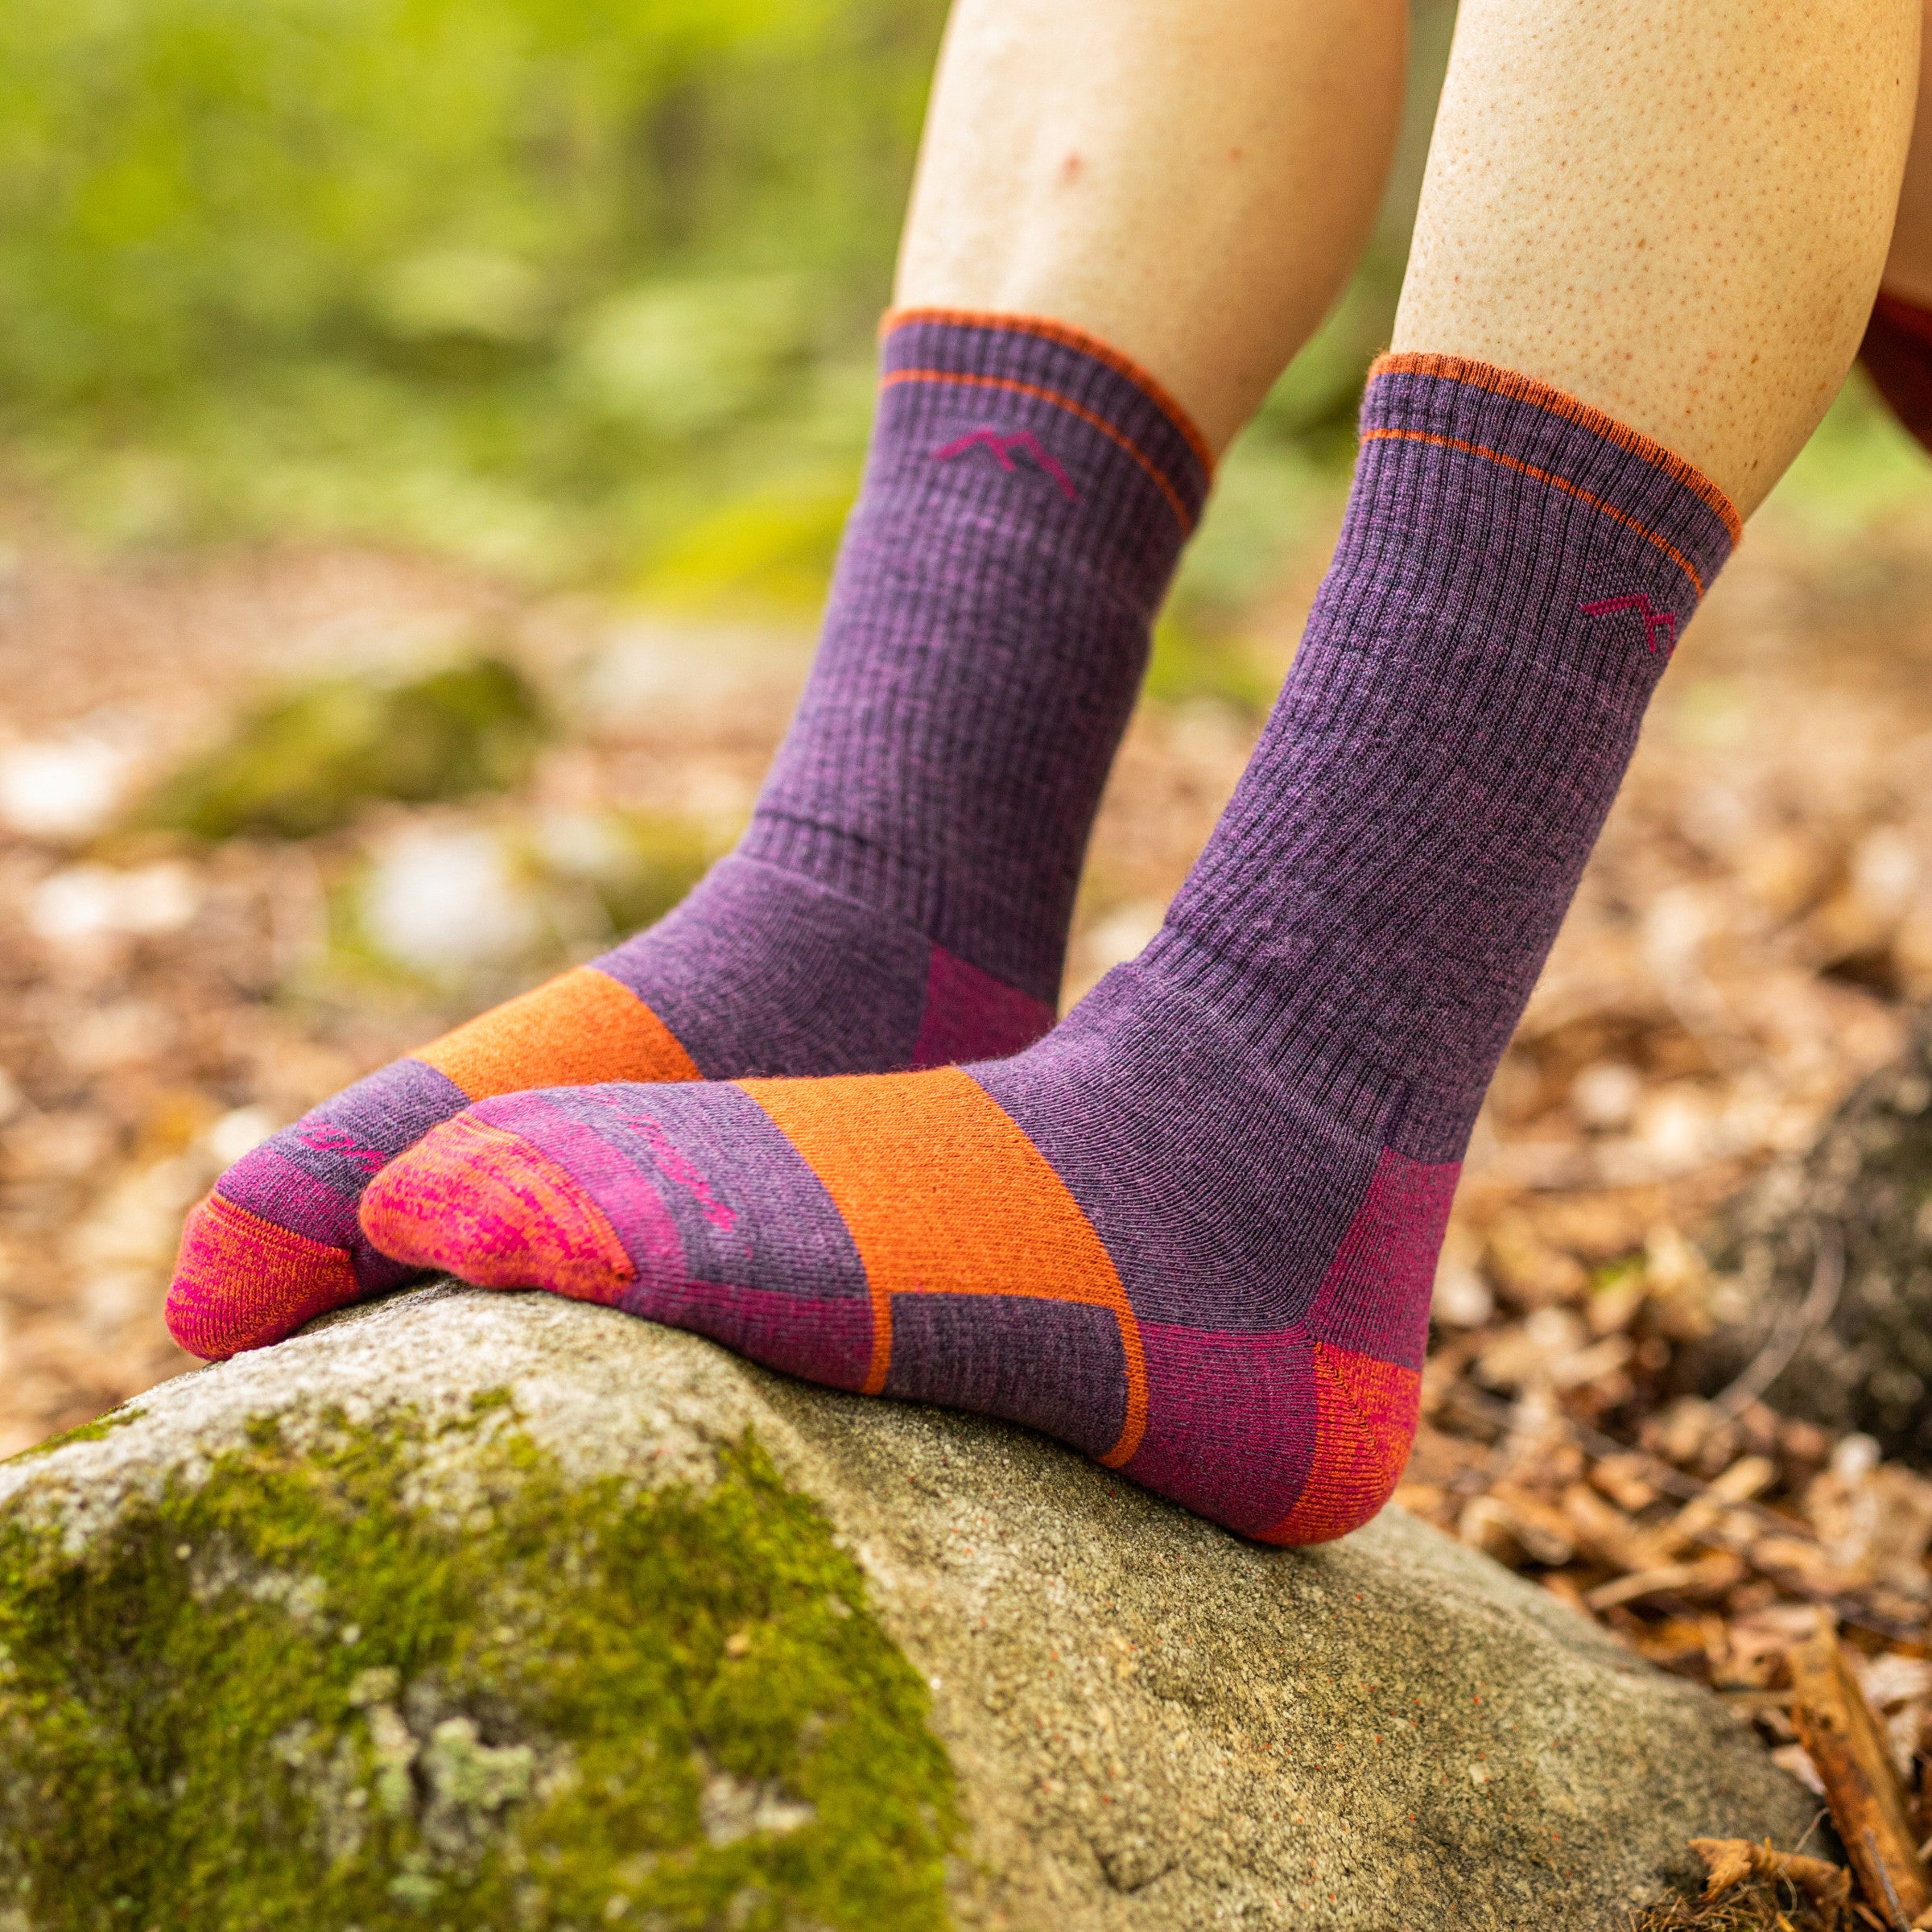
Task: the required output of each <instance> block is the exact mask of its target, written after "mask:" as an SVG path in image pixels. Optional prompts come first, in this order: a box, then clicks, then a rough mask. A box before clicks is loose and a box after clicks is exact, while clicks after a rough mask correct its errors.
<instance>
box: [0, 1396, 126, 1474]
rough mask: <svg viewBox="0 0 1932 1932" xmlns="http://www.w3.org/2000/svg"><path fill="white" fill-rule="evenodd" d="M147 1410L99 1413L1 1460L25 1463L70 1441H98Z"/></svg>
mask: <svg viewBox="0 0 1932 1932" xmlns="http://www.w3.org/2000/svg"><path fill="white" fill-rule="evenodd" d="M144 1413H145V1411H143V1410H139V1409H112V1410H109V1411H108V1413H107V1414H105V1415H97V1416H96V1417H95V1418H94V1419H93V1421H92V1422H83V1423H82V1424H81V1426H80V1427H79V1428H78V1429H68V1430H63V1431H62V1433H61V1434H60V1435H50V1436H49V1437H48V1438H47V1440H46V1441H45V1442H43V1443H35V1444H34V1446H33V1447H32V1448H31V1449H22V1450H19V1451H16V1452H15V1453H14V1455H9V1456H5V1457H0V1461H4V1462H9V1463H23V1462H25V1461H26V1460H27V1458H28V1457H29V1456H35V1455H52V1454H53V1452H54V1451H56V1449H64V1448H65V1447H67V1446H68V1443H97V1442H99V1441H100V1440H101V1438H102V1437H103V1436H109V1435H113V1434H114V1431H115V1430H117V1429H125V1428H126V1427H127V1426H128V1425H129V1424H130V1422H139V1421H140V1419H141V1418H142V1414H144Z"/></svg>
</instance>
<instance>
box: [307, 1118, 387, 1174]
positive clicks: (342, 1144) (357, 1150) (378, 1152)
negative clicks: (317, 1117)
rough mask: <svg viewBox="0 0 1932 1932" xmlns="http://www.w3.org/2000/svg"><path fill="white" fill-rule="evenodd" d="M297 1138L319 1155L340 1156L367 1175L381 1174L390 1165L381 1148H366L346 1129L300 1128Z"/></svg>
mask: <svg viewBox="0 0 1932 1932" xmlns="http://www.w3.org/2000/svg"><path fill="white" fill-rule="evenodd" d="M295 1136H296V1138H297V1139H299V1141H301V1142H302V1144H303V1146H306V1147H312V1148H314V1149H315V1150H316V1153H318V1154H336V1155H338V1156H339V1157H340V1158H342V1159H343V1160H345V1161H347V1162H349V1165H350V1166H352V1167H360V1168H361V1170H362V1171H363V1172H364V1173H365V1174H379V1173H381V1171H382V1170H383V1169H384V1168H385V1167H386V1166H388V1165H389V1156H388V1155H387V1154H385V1153H383V1151H382V1149H381V1148H379V1147H365V1146H363V1145H362V1143H361V1141H358V1140H357V1138H356V1137H355V1136H354V1135H353V1133H349V1130H348V1129H346V1128H342V1127H328V1126H318V1127H298V1128H297V1129H295Z"/></svg>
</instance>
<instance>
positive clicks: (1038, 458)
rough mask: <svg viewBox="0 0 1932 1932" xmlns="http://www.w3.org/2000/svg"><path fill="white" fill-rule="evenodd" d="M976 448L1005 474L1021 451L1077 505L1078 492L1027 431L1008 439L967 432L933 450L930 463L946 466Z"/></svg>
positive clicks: (992, 433) (1014, 467)
mask: <svg viewBox="0 0 1932 1932" xmlns="http://www.w3.org/2000/svg"><path fill="white" fill-rule="evenodd" d="M977 448H985V449H989V450H990V451H992V452H993V461H994V462H996V463H997V464H999V466H1000V468H1001V469H1003V470H1005V471H1006V472H1007V473H1009V475H1010V474H1011V473H1013V471H1015V470H1017V469H1018V468H1019V464H1017V463H1016V462H1014V461H1013V452H1014V451H1015V450H1018V451H1021V452H1023V453H1024V454H1026V455H1027V456H1030V457H1032V459H1033V464H1034V469H1038V471H1040V472H1041V473H1042V475H1045V476H1048V477H1052V479H1053V481H1055V484H1056V485H1059V492H1060V494H1061V495H1062V496H1063V497H1065V498H1066V499H1067V502H1069V503H1077V502H1080V492H1079V491H1078V490H1077V489H1075V488H1074V486H1073V483H1072V480H1071V478H1070V477H1068V476H1067V473H1066V471H1065V470H1063V469H1061V468H1060V466H1059V464H1058V463H1057V462H1055V460H1054V459H1053V457H1052V456H1051V455H1050V454H1049V453H1048V452H1047V449H1046V448H1045V446H1044V445H1043V444H1042V443H1041V441H1040V440H1039V438H1038V436H1035V435H1034V433H1033V431H1031V430H1030V429H1023V430H1022V431H1020V432H1019V434H1018V435H1017V436H1003V435H1002V434H1001V432H1000V431H998V430H997V429H993V428H992V427H987V428H985V429H975V430H969V431H968V432H967V433H966V434H965V435H964V436H961V437H960V439H959V440H958V441H957V442H955V443H948V444H947V445H946V447H945V448H943V449H935V451H934V452H932V460H933V461H934V462H935V463H950V462H951V461H952V460H953V458H954V457H956V456H964V455H965V454H966V453H967V452H968V450H972V449H977Z"/></svg>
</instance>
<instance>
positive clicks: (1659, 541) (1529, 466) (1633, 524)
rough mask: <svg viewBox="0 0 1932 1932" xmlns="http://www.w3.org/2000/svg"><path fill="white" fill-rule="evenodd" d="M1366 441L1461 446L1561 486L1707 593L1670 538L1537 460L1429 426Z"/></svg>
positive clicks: (1378, 432) (1372, 435) (1366, 434)
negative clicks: (1441, 433)
mask: <svg viewBox="0 0 1932 1932" xmlns="http://www.w3.org/2000/svg"><path fill="white" fill-rule="evenodd" d="M1362 440H1363V441H1364V443H1427V444H1432V445H1433V446H1434V447H1435V448H1437V449H1458V450H1460V451H1461V452H1463V455H1464V456H1480V457H1481V458H1482V459H1483V460H1484V461H1485V462H1488V463H1498V464H1501V465H1502V467H1503V468H1504V469H1513V470H1514V471H1515V472H1516V473H1517V475H1518V476H1523V477H1530V478H1531V479H1532V480H1533V481H1536V482H1538V483H1542V484H1545V485H1547V486H1548V487H1549V488H1550V489H1560V490H1561V491H1562V492H1563V494H1564V495H1565V496H1567V497H1575V499H1576V501H1577V502H1579V503H1583V504H1587V506H1589V507H1590V508H1591V510H1595V511H1596V512H1597V514H1599V515H1600V516H1605V517H1608V518H1609V519H1610V521H1611V522H1612V523H1620V524H1622V525H1623V526H1624V529H1625V530H1629V532H1630V533H1631V534H1632V535H1633V536H1638V537H1641V538H1642V539H1643V540H1644V541H1645V543H1648V544H1649V546H1650V547H1651V548H1652V549H1653V550H1655V551H1658V552H1659V553H1660V554H1661V555H1664V556H1666V557H1668V558H1669V559H1670V561H1671V562H1672V563H1673V564H1675V565H1676V566H1677V568H1678V569H1679V570H1681V571H1682V572H1683V573H1684V576H1686V578H1687V579H1688V580H1689V581H1690V584H1691V588H1692V589H1693V590H1694V591H1695V592H1697V594H1698V595H1699V597H1702V596H1703V594H1704V580H1703V575H1702V573H1701V572H1699V569H1698V568H1697V566H1696V565H1695V564H1693V563H1692V562H1691V559H1689V558H1688V557H1687V556H1686V555H1684V553H1683V552H1682V551H1681V550H1679V549H1678V547H1677V546H1676V545H1675V544H1674V543H1671V542H1670V541H1669V540H1668V539H1666V538H1664V537H1661V536H1659V535H1657V532H1656V531H1655V530H1653V529H1651V527H1650V526H1649V524H1647V523H1640V522H1637V518H1635V517H1631V516H1626V515H1625V514H1624V512H1623V511H1622V510H1619V509H1618V508H1617V507H1616V505H1615V504H1614V503H1607V502H1604V499H1603V498H1602V497H1600V496H1598V495H1597V494H1596V492H1595V491H1594V490H1588V489H1580V488H1579V486H1578V485H1575V483H1572V482H1571V481H1570V479H1569V478H1568V477H1559V476H1558V475H1557V474H1556V473H1555V472H1554V470H1548V469H1538V468H1537V466H1536V465H1535V464H1534V463H1525V462H1522V461H1521V460H1519V459H1518V458H1517V457H1515V456H1509V455H1508V454H1507V453H1506V452H1504V451H1502V450H1500V449H1492V448H1489V447H1488V444H1484V443H1466V442H1464V441H1463V439H1462V438H1461V437H1460V436H1435V435H1432V434H1431V433H1430V431H1427V430H1426V429H1365V430H1364V431H1362Z"/></svg>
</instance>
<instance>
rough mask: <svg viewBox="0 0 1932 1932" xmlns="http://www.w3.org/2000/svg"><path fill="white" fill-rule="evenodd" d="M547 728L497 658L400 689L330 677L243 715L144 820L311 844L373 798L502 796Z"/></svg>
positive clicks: (216, 835)
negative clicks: (494, 793) (491, 793)
mask: <svg viewBox="0 0 1932 1932" xmlns="http://www.w3.org/2000/svg"><path fill="white" fill-rule="evenodd" d="M544 729H545V726H544V720H543V712H542V708H541V706H540V705H539V702H538V700H537V697H536V694H535V692H534V691H532V690H531V689H530V686H529V684H528V683H526V681H525V680H524V679H523V678H522V677H521V676H520V675H518V672H517V671H515V670H514V668H512V667H510V665H508V664H506V663H504V662H503V661H502V659H501V658H492V657H481V658H473V659H471V660H469V662H467V663H460V664H452V665H450V666H448V667H446V668H445V669H444V670H441V671H431V673H429V675H427V676H425V677H420V678H417V679H413V680H412V681H411V682H409V683H401V684H385V683H381V682H379V681H378V680H376V679H369V678H335V679H326V680H324V682H322V683H316V684H312V685H309V686H307V687H304V688H303V689H302V690H299V691H291V692H290V693H288V694H287V696H283V697H280V698H278V699H276V700H274V701H273V702H271V703H270V704H267V705H266V706H265V707H263V708H262V709H260V710H258V711H257V712H254V713H252V714H251V715H250V716H248V717H246V718H245V719H243V720H242V722H241V723H240V724H239V725H237V727H236V729H235V730H234V732H233V733H232V734H231V736H230V737H229V739H228V741H226V742H225V744H222V745H218V746H217V747H216V748H215V749H213V750H212V751H210V752H208V753H207V754H206V755H205V756H204V757H202V758H199V759H197V760H196V761H195V762H193V763H192V764H190V765H188V766H186V767H184V769H183V770H180V771H179V772H177V773H176V774H175V775H174V776H173V777H172V778H169V779H167V781H166V782H164V783H163V784H162V785H161V786H159V789H158V790H157V791H155V794H154V795H153V796H152V798H151V799H149V800H148V802H147V806H146V807H145V808H144V809H143V811H142V812H141V814H140V815H139V819H138V822H139V823H140V824H142V825H145V826H149V827H158V828H163V829H166V830H171V831H177V832H192V833H193V834H194V835H195V836H196V837H198V838H204V839H225V838H230V837H233V836H234V835H235V834H236V833H237V832H269V833H273V834H275V835H276V836H280V837H283V838H291V839H300V838H307V837H309V836H311V835H312V834H314V833H316V832H328V831H330V830H332V828H335V827H336V826H338V825H344V824H347V823H348V822H349V820H350V819H352V818H353V817H354V815H355V814H356V813H357V811H359V810H360V809H361V807H362V805H363V804H364V803H365V802H366V801H367V800H369V799H399V800H401V801H403V802H404V803H411V804H421V803H427V802H428V801H430V800H431V799H456V798H464V797H467V796H469V795H472V794H473V793H476V792H481V791H506V790H507V789H509V788H510V786H514V785H517V784H518V783H520V782H522V779H523V778H525V777H526V776H527V775H528V773H529V771H530V765H531V762H532V761H533V760H534V759H535V756H536V753H537V750H538V748H539V745H540V743H541V741H542V739H543V733H544Z"/></svg>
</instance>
